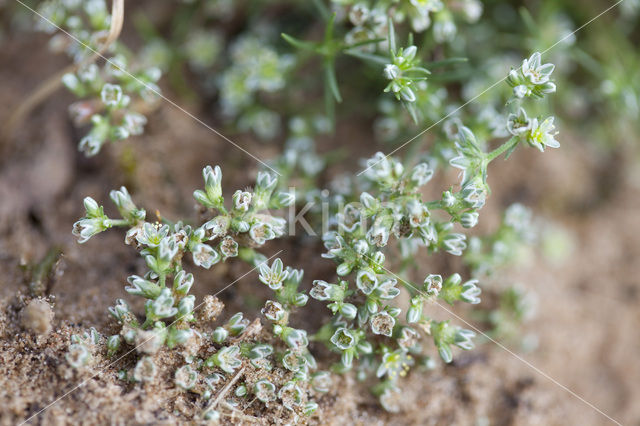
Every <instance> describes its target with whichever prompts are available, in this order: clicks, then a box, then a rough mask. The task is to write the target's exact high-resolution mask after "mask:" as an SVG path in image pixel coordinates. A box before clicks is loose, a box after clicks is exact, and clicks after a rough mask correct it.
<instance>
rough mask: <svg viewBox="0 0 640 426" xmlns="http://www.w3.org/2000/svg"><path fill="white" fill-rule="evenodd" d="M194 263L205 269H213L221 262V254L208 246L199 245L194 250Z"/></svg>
mask: <svg viewBox="0 0 640 426" xmlns="http://www.w3.org/2000/svg"><path fill="white" fill-rule="evenodd" d="M192 254H193V263H195V264H196V265H197V266H202V267H203V268H205V269H209V268H211V267H212V266H213V265H215V264H216V263H218V262H219V261H220V254H219V253H218V252H217V251H215V250H214V249H213V247H211V246H209V245H207V244H202V243H200V244H197V245H196V246H195V248H194V249H193V250H192Z"/></svg>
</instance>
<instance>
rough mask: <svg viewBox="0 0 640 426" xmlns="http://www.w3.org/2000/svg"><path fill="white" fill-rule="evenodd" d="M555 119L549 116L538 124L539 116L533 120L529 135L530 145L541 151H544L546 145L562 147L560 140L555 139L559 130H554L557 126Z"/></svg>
mask: <svg viewBox="0 0 640 426" xmlns="http://www.w3.org/2000/svg"><path fill="white" fill-rule="evenodd" d="M553 119H554V118H553V117H549V118H547V119H545V120H544V121H543V122H542V123H540V124H538V119H537V118H534V119H532V120H531V130H530V131H529V134H528V136H527V142H528V143H529V145H531V146H533V147H535V148H538V149H539V150H540V151H541V152H544V149H545V148H546V147H549V148H559V147H560V142H558V141H557V140H556V139H555V135H557V134H558V132H554V129H555V126H554V124H553Z"/></svg>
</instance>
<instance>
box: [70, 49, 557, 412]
mask: <svg viewBox="0 0 640 426" xmlns="http://www.w3.org/2000/svg"><path fill="white" fill-rule="evenodd" d="M552 71H553V65H550V64H542V63H541V61H540V54H539V53H534V54H533V55H532V56H531V57H530V58H528V59H525V60H524V61H523V62H522V65H521V67H519V68H518V69H514V70H512V71H511V72H510V74H509V80H508V83H509V84H510V85H511V86H512V87H513V97H512V99H511V100H510V101H509V102H508V103H507V105H508V106H509V107H511V108H512V109H513V110H515V111H517V113H515V112H514V113H512V114H511V115H509V117H508V119H507V128H508V131H509V133H511V135H512V136H511V138H509V139H508V140H506V141H504V142H502V143H501V144H500V145H499V146H498V147H496V148H495V149H493V150H486V148H485V147H486V146H487V143H486V142H484V141H480V140H478V139H477V138H476V136H475V135H474V133H473V132H472V131H471V130H470V129H469V128H467V127H464V126H460V127H459V130H458V134H457V137H456V142H455V149H456V151H457V155H456V156H453V157H452V158H451V159H450V161H449V162H450V164H451V165H452V166H453V167H455V168H458V169H459V170H460V177H461V182H460V185H459V189H457V190H456V189H454V187H453V186H451V187H449V188H448V189H446V190H445V191H444V192H443V193H442V196H441V197H440V198H437V199H433V200H430V201H424V200H423V194H422V188H423V187H424V186H425V185H427V184H428V183H429V181H430V180H431V179H432V177H433V175H434V172H435V167H436V164H437V161H435V160H434V159H429V158H426V159H425V160H424V161H421V162H418V163H417V164H415V165H413V166H411V167H406V166H405V164H403V162H402V161H401V160H399V159H397V158H394V157H388V156H385V155H384V154H382V153H378V154H376V155H374V156H373V157H372V158H370V159H369V160H367V161H366V164H365V166H366V168H365V169H364V171H363V172H362V173H361V174H360V176H359V177H358V178H356V179H354V181H353V185H352V188H353V190H352V191H351V192H350V193H348V194H343V195H342V197H341V201H342V204H341V205H337V206H336V205H331V206H328V211H329V213H330V216H329V217H328V218H326V219H327V220H328V224H329V230H328V232H326V233H325V234H324V235H322V241H323V243H324V245H325V247H326V250H327V251H326V253H324V254H322V257H325V258H328V259H333V260H334V261H335V262H336V265H337V266H336V270H335V276H334V277H313V278H317V279H315V280H314V281H313V286H312V288H311V290H310V291H309V295H310V296H311V297H312V298H314V299H316V300H319V301H322V302H325V303H326V304H327V308H328V309H329V311H330V313H331V314H332V315H331V316H330V317H329V319H328V320H327V321H324V325H323V326H322V327H321V328H320V329H319V330H318V331H317V332H316V333H315V334H313V335H311V336H310V335H309V333H308V332H307V331H306V330H304V329H299V328H295V327H292V326H291V324H290V315H291V313H292V312H293V311H295V310H297V309H305V305H307V302H308V299H309V297H308V295H307V294H305V292H304V291H301V289H300V285H301V284H302V281H303V271H302V270H297V269H293V268H290V267H285V266H284V264H283V262H282V260H281V259H280V258H277V259H275V260H273V261H271V262H269V261H268V259H267V258H266V256H265V255H263V254H260V253H259V252H258V251H256V249H257V248H260V247H262V246H263V245H264V244H265V243H266V242H267V241H269V240H273V239H276V238H283V237H285V236H286V226H285V225H286V221H285V219H284V218H282V217H279V216H274V215H273V214H271V213H270V212H269V211H268V209H275V210H277V209H282V208H284V207H288V206H290V205H292V204H294V201H295V197H294V193H292V192H284V191H280V192H278V191H277V188H278V187H279V186H278V179H277V178H276V177H275V175H274V174H271V173H269V172H260V173H259V174H258V177H257V181H256V185H255V187H254V188H253V189H252V190H245V191H243V190H238V191H235V192H234V193H233V197H232V203H231V206H228V205H226V204H225V201H224V197H223V189H222V172H221V169H220V167H218V166H216V167H210V166H207V167H205V169H204V170H203V177H204V182H205V185H204V189H203V190H196V191H195V192H194V193H193V196H194V198H195V200H196V201H197V202H198V204H199V206H200V208H201V210H202V212H203V213H204V219H203V221H202V223H200V224H199V225H197V226H196V225H186V224H185V223H184V222H183V221H178V222H175V223H171V222H169V221H168V220H167V219H163V222H159V221H156V222H149V221H147V218H146V212H145V210H143V209H141V208H138V207H137V206H136V205H135V204H134V202H133V200H132V198H131V196H130V195H129V193H128V192H127V190H126V188H121V189H120V190H117V191H112V192H111V194H110V196H111V199H112V201H113V203H114V204H115V205H116V207H117V208H118V211H119V213H120V216H121V218H119V219H112V218H110V217H108V216H107V215H106V214H105V213H104V209H103V207H102V206H100V205H99V204H98V203H97V202H96V201H95V200H93V199H92V198H90V197H87V198H86V199H85V202H84V204H85V209H86V216H85V217H84V218H82V219H81V220H79V221H78V222H76V224H75V225H74V230H73V232H74V234H75V235H76V236H78V238H79V241H80V242H81V243H84V242H86V241H87V240H89V239H90V238H91V237H93V236H94V235H96V234H98V233H100V232H102V231H105V230H107V229H109V228H111V227H126V228H128V231H127V232H126V236H125V243H126V244H129V245H132V246H134V247H135V248H136V249H137V250H138V251H139V252H140V255H141V256H143V258H144V259H145V262H146V265H147V267H148V272H146V273H145V274H144V275H142V276H138V275H132V276H130V277H129V278H128V279H127V282H128V284H129V285H128V286H126V287H125V290H126V291H127V292H128V293H129V294H132V295H135V296H140V297H143V298H145V299H146V302H145V319H144V321H141V320H140V319H138V316H137V315H136V314H135V313H134V312H133V311H132V310H131V309H130V307H129V305H128V304H127V303H126V302H125V301H124V300H121V299H120V300H118V301H117V303H116V305H115V306H114V307H112V308H110V312H111V314H112V315H113V316H114V317H115V319H116V320H117V321H118V322H119V323H120V324H121V325H122V330H121V332H120V333H119V334H118V335H113V336H110V337H108V339H107V348H108V352H109V353H110V354H111V355H113V354H115V353H117V352H118V351H119V350H120V349H121V344H122V342H121V341H123V342H124V343H126V344H127V345H129V346H134V347H135V348H136V350H137V351H138V352H139V353H141V354H145V356H143V357H142V358H140V360H139V361H138V364H137V365H136V367H135V369H134V370H133V373H132V376H131V377H132V378H133V380H135V381H149V380H153V378H154V376H155V374H156V373H155V371H156V366H155V365H154V361H153V358H152V356H153V355H154V354H155V353H156V352H158V351H159V350H160V349H161V348H163V347H165V346H166V347H167V348H169V349H172V348H174V347H176V346H178V345H189V342H190V341H191V340H194V339H204V340H206V341H211V342H213V344H214V345H215V346H216V351H215V352H214V353H213V354H212V355H210V356H207V357H203V358H198V354H197V352H195V353H192V354H191V355H190V357H189V358H188V359H189V360H190V361H191V363H192V364H193V366H194V367H195V369H194V367H192V366H189V365H186V366H184V367H181V368H180V369H179V370H178V371H176V373H175V375H176V384H177V385H178V386H180V387H181V388H184V389H190V388H193V386H195V381H196V380H197V379H196V378H197V376H198V374H199V371H200V370H202V371H213V370H218V371H221V372H222V373H218V374H228V375H233V374H235V373H236V372H237V371H238V370H239V369H241V368H244V367H243V365H246V364H245V363H244V362H243V359H248V360H249V361H250V365H251V366H252V367H253V368H255V369H266V370H269V369H271V368H273V367H274V365H273V360H276V361H277V364H278V366H279V367H280V368H284V369H285V370H287V371H289V372H290V373H291V378H290V380H288V381H287V382H286V384H284V385H283V386H282V387H281V388H280V390H279V391H278V394H277V395H278V398H280V400H281V401H282V403H283V405H284V406H285V407H287V408H289V409H291V410H294V409H295V408H296V407H298V408H300V407H302V406H303V405H304V404H303V402H304V401H305V400H306V397H305V396H304V395H305V391H303V390H302V389H311V388H314V385H313V382H314V376H312V372H313V371H314V370H315V369H316V368H317V363H316V360H315V359H314V357H313V355H312V354H311V352H310V351H309V349H308V344H309V341H310V340H314V341H317V342H321V343H323V344H325V345H326V346H327V347H328V348H329V349H331V350H332V351H334V352H336V353H337V354H338V355H339V362H337V363H335V364H334V366H333V370H334V371H335V372H339V373H344V372H347V371H349V370H351V369H353V368H355V369H356V371H357V372H358V377H359V378H361V379H364V378H366V377H367V376H368V375H375V376H377V377H378V378H379V379H380V383H379V384H378V385H377V386H375V387H374V388H373V391H374V392H375V393H376V394H377V395H379V396H380V401H381V403H382V404H383V406H384V407H385V408H386V409H388V410H390V411H395V410H396V409H397V406H396V405H395V404H394V403H393V401H394V400H396V396H397V394H398V393H399V392H400V388H399V386H398V380H399V379H400V378H401V377H403V376H405V375H406V374H407V373H408V372H409V370H410V369H411V367H412V366H414V365H429V364H430V363H431V362H432V361H431V358H430V356H429V355H428V353H425V351H424V349H425V346H423V344H422V343H421V342H422V341H423V340H424V337H425V336H431V338H432V339H433V342H434V345H435V347H436V349H437V352H438V353H439V355H440V357H441V358H442V359H443V360H444V361H445V362H447V363H448V362H451V361H452V359H453V350H452V347H454V346H455V347H458V348H460V349H463V350H469V349H472V348H473V347H474V344H473V338H474V337H475V335H476V333H475V332H474V331H472V330H468V329H465V328H462V327H460V326H458V325H454V323H453V322H452V320H451V319H446V320H438V319H436V317H435V316H434V314H433V313H432V312H425V309H424V307H425V305H426V304H438V305H440V306H441V307H442V306H443V305H441V302H440V301H443V302H445V303H446V304H448V305H454V304H455V303H456V302H463V303H468V304H471V305H475V304H478V303H480V295H481V285H480V284H479V281H478V279H477V278H475V275H472V276H471V277H469V278H468V279H467V280H466V281H465V280H463V279H462V277H461V275H460V274H458V273H454V274H451V275H449V276H442V275H441V274H433V273H432V274H429V275H427V276H426V278H425V279H424V281H423V283H421V284H416V283H413V282H412V281H410V280H408V279H407V278H403V277H401V276H400V275H399V274H398V273H395V272H393V271H391V270H390V269H389V268H390V267H391V266H392V265H393V263H395V262H392V261H389V260H388V259H387V256H388V254H389V253H393V251H390V250H389V248H388V247H389V246H391V245H392V242H394V241H397V242H400V243H401V247H400V248H401V255H400V257H401V258H404V259H408V258H411V257H412V256H414V255H415V253H416V250H417V249H418V248H419V247H420V246H423V247H426V248H427V250H428V251H429V252H431V253H435V252H446V253H448V254H451V255H454V256H462V255H463V253H465V251H466V253H467V254H466V255H465V256H464V259H465V261H466V263H467V264H468V265H469V267H470V270H471V271H475V273H481V274H483V275H486V274H487V273H489V272H490V271H491V270H493V269H495V267H497V266H499V265H500V264H502V263H504V262H506V261H507V259H505V258H504V251H505V249H504V248H498V247H499V246H501V245H502V246H505V247H506V248H507V251H508V248H509V244H511V245H512V246H513V244H516V243H517V242H518V241H520V240H522V239H524V238H526V235H527V233H528V232H529V231H530V229H529V228H530V224H529V218H528V213H527V212H526V210H525V209H524V208H523V207H522V206H519V205H515V206H513V207H511V208H510V209H509V210H508V211H507V212H506V213H505V220H504V224H503V225H502V226H501V227H500V228H499V229H498V230H497V231H496V233H495V234H493V235H491V236H487V237H484V239H482V238H478V237H475V238H474V239H473V240H472V245H473V248H472V249H471V250H467V235H466V233H465V232H464V230H465V229H469V228H473V227H475V226H476V224H477V223H478V220H479V211H480V209H481V208H482V207H483V206H484V205H485V203H486V199H487V197H488V196H489V193H490V190H489V186H488V181H487V176H488V167H489V164H490V163H491V162H492V161H494V160H495V159H497V158H498V157H499V156H501V155H503V154H504V156H505V157H508V156H509V155H510V154H511V153H512V152H513V151H514V150H515V149H516V148H517V147H518V146H519V145H522V144H527V145H530V146H532V147H535V148H537V149H539V150H540V151H544V149H545V148H547V147H552V148H553V147H557V146H558V143H557V141H556V140H555V133H554V132H553V118H547V119H545V120H539V119H538V118H529V117H528V116H527V114H526V112H525V109H524V108H523V106H522V105H523V100H524V99H526V98H528V97H538V98H540V97H544V96H545V95H546V94H548V93H552V92H553V91H555V85H554V84H553V82H552V81H551V79H550V74H551V72H552ZM540 121H542V123H541V124H540ZM458 226H459V227H460V228H458ZM487 245H491V246H492V250H491V251H490V252H488V253H485V251H486V249H485V248H484V247H485V246H487ZM501 253H502V257H501ZM187 254H190V258H191V261H192V263H193V264H194V265H196V266H200V267H203V268H206V269H209V268H211V267H213V266H214V265H215V264H217V263H219V262H224V261H227V260H228V259H230V258H234V257H239V258H240V259H242V260H244V261H247V262H249V263H250V264H251V265H253V266H254V267H255V268H257V269H258V272H259V276H258V278H259V281H260V282H261V283H263V284H264V285H266V286H267V287H268V288H269V289H270V290H272V291H273V292H274V296H275V297H274V299H275V300H267V301H266V302H265V304H264V307H263V309H262V314H263V315H264V317H265V318H266V319H267V320H268V321H269V322H270V323H271V324H272V335H273V336H274V338H276V340H275V341H273V342H270V343H254V344H251V345H248V344H247V343H246V342H245V341H243V340H242V339H241V336H242V333H243V332H244V331H245V330H246V329H247V327H248V325H249V322H248V320H246V319H245V318H244V316H243V314H242V313H240V312H239V313H236V314H235V315H233V316H232V317H231V318H230V319H229V320H228V322H227V323H226V324H225V325H223V326H219V327H217V328H215V329H207V331H202V329H201V328H198V330H200V331H198V332H197V333H196V332H195V331H194V329H192V326H191V324H193V323H194V322H197V321H198V320H199V318H198V316H197V315H196V314H195V313H194V310H195V306H196V302H195V297H194V296H192V295H189V292H190V290H191V287H192V286H193V284H194V276H193V275H192V274H191V273H188V272H187V271H186V270H185V269H184V262H185V260H186V257H185V255H187ZM272 257H273V256H272ZM402 288H404V289H405V291H406V292H407V293H408V295H409V299H410V300H409V304H408V305H405V306H402V304H400V303H397V302H396V300H397V298H398V296H399V295H400V294H401V292H402ZM209 303H211V301H209ZM211 309H214V308H209V310H211ZM214 310H217V309H214ZM445 310H446V311H448V309H447V308H445ZM218 313H219V312H213V313H211V312H210V313H209V314H208V316H209V317H215V316H217V314H218ZM169 321H170V322H169ZM195 334H198V336H196V335H195ZM99 340H100V337H99V335H98V334H97V333H96V332H95V330H93V331H92V332H91V333H90V335H88V336H87V337H85V338H80V337H76V338H75V343H74V346H72V347H71V348H70V355H69V361H70V363H71V364H72V365H74V366H76V367H78V366H82V365H86V364H87V363H88V362H89V361H90V357H91V350H90V348H91V347H92V346H95V345H96V344H98V342H99ZM278 341H280V342H281V343H277V342H278ZM323 374H324V373H323ZM316 377H317V376H316ZM323 387H324V388H325V389H326V385H323ZM251 391H253V392H255V394H256V397H257V398H258V399H260V400H261V401H263V402H268V401H271V400H273V398H274V397H275V385H274V384H273V383H272V382H271V381H269V379H268V378H265V379H264V380H263V381H258V382H256V383H255V384H251V385H250V386H248V387H247V385H244V384H243V385H241V386H240V387H238V388H237V389H236V396H244V395H246V394H248V393H249V392H251ZM305 404H306V405H304V407H305V408H304V409H302V408H300V410H301V411H300V412H302V411H305V412H307V411H314V410H315V408H313V407H315V405H314V404H315V403H313V402H308V403H305Z"/></svg>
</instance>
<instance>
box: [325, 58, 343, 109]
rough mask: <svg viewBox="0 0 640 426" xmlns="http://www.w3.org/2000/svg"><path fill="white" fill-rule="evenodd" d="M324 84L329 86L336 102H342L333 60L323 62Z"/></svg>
mask: <svg viewBox="0 0 640 426" xmlns="http://www.w3.org/2000/svg"><path fill="white" fill-rule="evenodd" d="M324 76H325V85H326V86H327V87H329V90H330V91H331V94H332V95H333V97H334V98H335V100H336V101H337V102H342V96H341V95H340V89H339V88H338V81H337V79H336V70H335V63H334V62H333V61H325V63H324Z"/></svg>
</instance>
